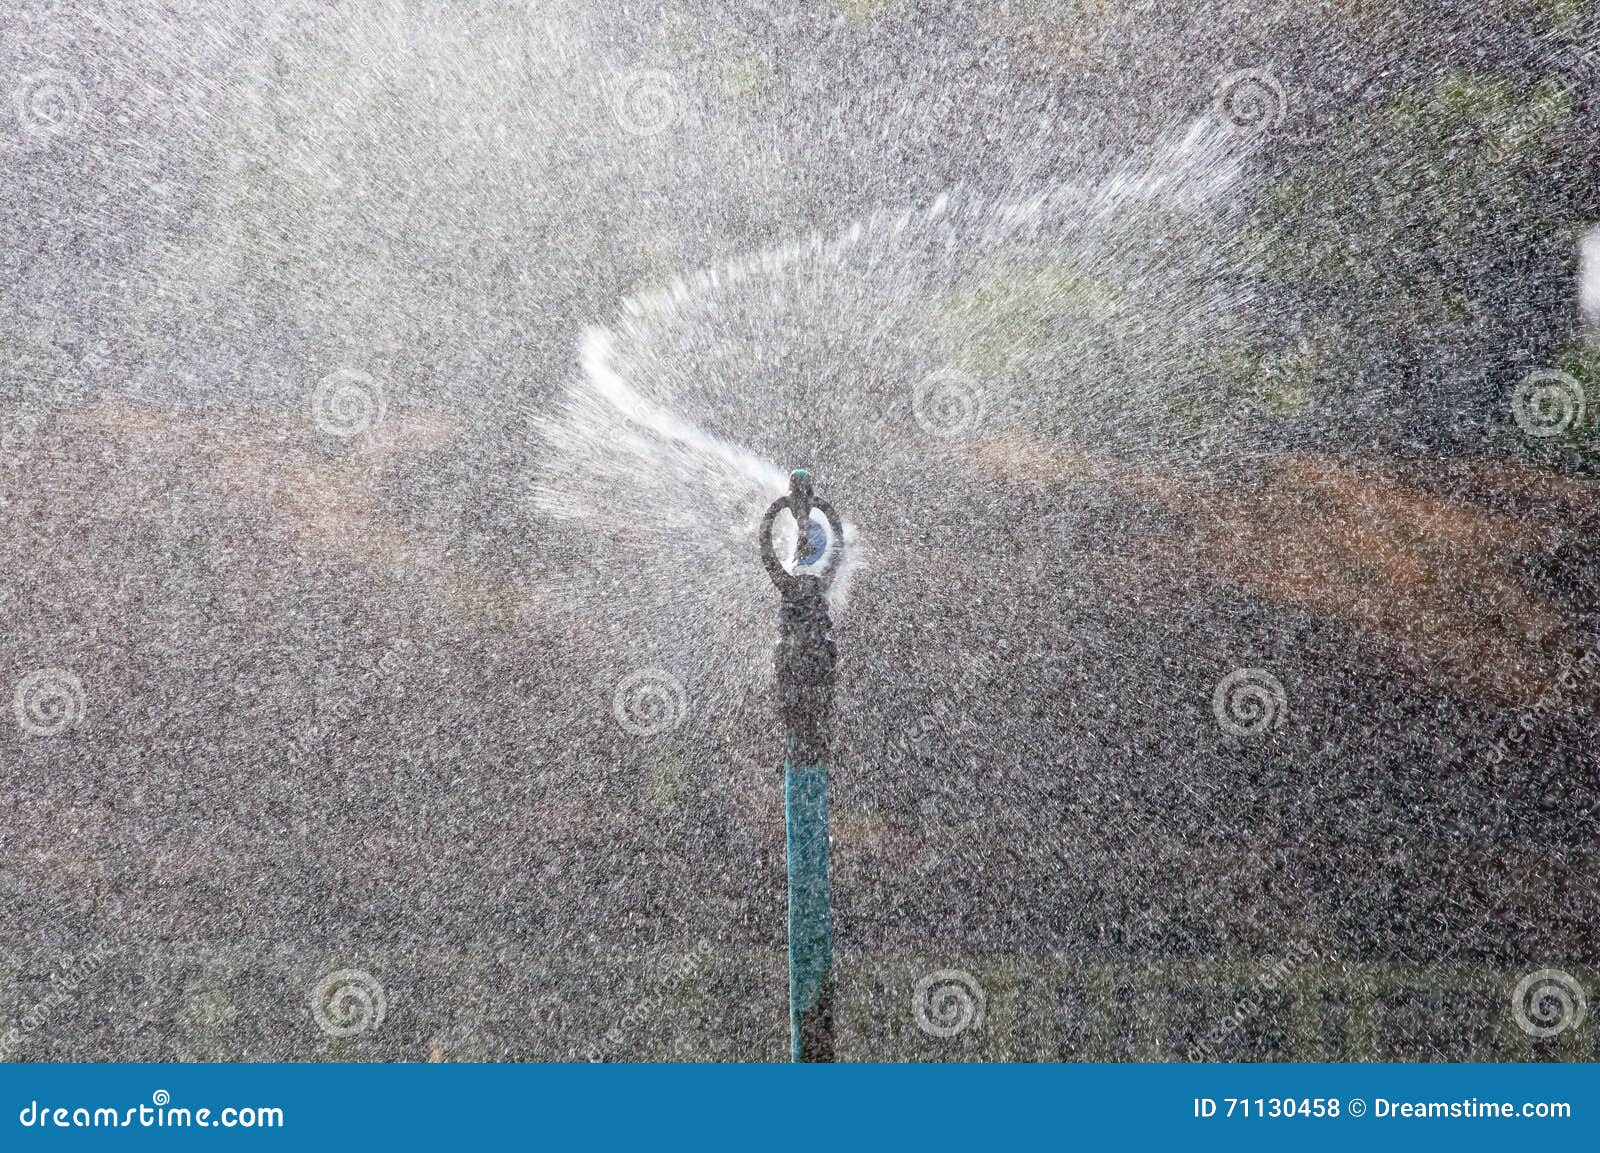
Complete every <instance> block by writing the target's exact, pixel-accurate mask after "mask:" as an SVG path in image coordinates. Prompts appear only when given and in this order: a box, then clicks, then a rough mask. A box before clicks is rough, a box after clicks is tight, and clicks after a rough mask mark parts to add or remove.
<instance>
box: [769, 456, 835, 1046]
mask: <svg viewBox="0 0 1600 1153" xmlns="http://www.w3.org/2000/svg"><path fill="white" fill-rule="evenodd" d="M784 509H788V510H789V512H790V513H791V515H793V517H794V520H795V529H796V536H795V558H794V560H795V563H794V571H793V572H790V571H789V570H787V569H785V568H784V566H783V565H782V563H780V562H779V560H778V557H777V555H776V553H775V551H774V549H773V547H772V526H773V521H775V520H776V519H777V516H778V513H779V512H781V511H782V510H784ZM818 513H820V514H821V515H822V516H823V517H825V518H827V524H828V529H829V530H831V542H830V536H829V533H828V532H827V531H824V529H823V526H822V524H821V522H820V521H819V520H818V519H817V517H816V514H818ZM760 531H761V536H760V540H761V561H762V563H763V564H764V565H766V568H767V575H768V576H770V577H771V578H772V583H773V584H775V585H776V586H777V587H778V592H779V593H781V594H782V595H783V602H782V604H781V606H780V608H779V610H778V650H777V653H776V655H775V658H774V660H775V666H776V668H775V671H776V682H777V696H778V712H779V714H780V715H781V716H782V717H783V724H784V729H785V735H786V737H787V746H786V755H785V758H784V765H783V807H784V828H785V833H786V836H787V839H788V862H789V1053H790V1057H791V1058H792V1059H793V1060H795V1061H831V1060H833V971H832V970H833V938H832V929H831V926H830V922H829V915H828V902H829V891H828V732H827V730H828V721H829V719H830V717H831V716H832V713H833V666H834V661H835V659H836V657H837V653H836V652H835V650H834V646H833V637H832V635H831V631H832V628H833V622H832V620H830V619H829V616H828V586H829V585H830V584H832V583H833V576H834V573H835V572H836V571H837V570H838V567H839V559H840V555H841V553H842V551H843V548H844V526H843V525H842V524H841V523H840V521H839V514H838V513H836V512H834V511H833V506H832V505H830V504H829V503H828V502H827V501H825V500H823V499H822V498H821V497H819V496H817V495H816V494H815V493H814V492H813V491H812V487H811V474H810V473H809V472H807V471H806V470H805V469H803V468H802V469H796V470H795V471H794V472H793V473H792V474H790V476H789V495H788V496H781V497H779V498H778V499H777V500H775V501H773V502H772V507H771V508H769V509H767V514H766V516H764V517H763V518H762V519H761V530H760ZM830 546H831V551H830Z"/></svg>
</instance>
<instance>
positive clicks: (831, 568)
mask: <svg viewBox="0 0 1600 1153" xmlns="http://www.w3.org/2000/svg"><path fill="white" fill-rule="evenodd" d="M809 505H810V508H808V509H807V515H806V517H805V518H804V519H802V518H801V517H800V516H799V515H795V530H796V532H799V533H802V534H803V533H804V532H805V531H806V521H807V520H809V519H810V510H811V509H815V510H816V511H817V512H820V513H821V514H822V515H823V516H825V517H827V519H828V529H829V531H830V532H831V533H832V534H833V548H832V550H831V552H832V555H831V556H830V557H829V558H828V561H827V564H826V565H825V566H824V567H823V568H822V570H821V571H820V572H818V573H816V574H815V575H816V577H817V579H818V580H819V581H820V582H821V584H822V587H823V588H827V587H828V586H829V585H831V584H832V583H833V578H834V576H835V575H836V574H837V572H838V570H839V560H840V558H841V557H842V556H843V555H844V522H843V521H842V520H840V519H839V514H838V513H837V512H835V511H834V509H833V505H831V504H829V503H828V502H827V501H825V500H823V499H822V498H821V497H819V496H812V497H810V499H809ZM784 509H788V510H789V511H790V513H791V514H794V504H793V503H792V494H791V496H780V497H779V498H778V499H777V500H775V501H773V502H772V504H771V505H770V506H768V508H767V512H766V515H765V516H763V517H762V518H761V527H760V529H758V530H757V532H758V539H759V540H760V541H761V563H762V565H763V566H765V568H766V570H767V575H768V576H769V577H771V578H772V583H773V584H775V585H777V586H778V588H779V589H780V590H782V589H783V588H784V587H785V586H786V584H787V582H788V581H790V580H792V579H793V575H794V574H792V573H790V572H789V571H788V570H787V569H785V568H784V567H783V562H782V561H780V560H779V559H778V554H777V550H776V549H774V548H773V547H772V526H773V523H774V522H775V521H776V520H777V519H778V514H779V513H780V512H782V511H783V510H784Z"/></svg>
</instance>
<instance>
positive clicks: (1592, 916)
mask: <svg viewBox="0 0 1600 1153" xmlns="http://www.w3.org/2000/svg"><path fill="white" fill-rule="evenodd" d="M4 24H5V27H4V30H3V31H0V90H3V91H4V94H5V103H4V105H3V107H0V272H3V275H0V538H3V540H4V549H3V552H0V565H3V566H4V572H3V578H0V609H3V612H4V620H5V628H4V630H3V632H0V682H3V683H0V704H4V705H5V707H6V709H7V710H8V712H7V714H6V715H5V717H4V723H0V774H3V778H0V779H3V783H4V792H3V794H0V800H3V802H4V803H5V804H6V805H7V806H8V807H9V812H8V813H7V814H6V815H5V817H4V819H3V820H0V861H3V862H4V866H3V868H0V1052H3V1053H4V1055H5V1056H7V1057H8V1058H10V1059H16V1060H109V1059H118V1060H284V1059H292V1060H302V1059H337V1060H581V1059H595V1058H599V1059H607V1060H665V1059H714V1060H782V1059H784V1058H785V1055H786V1053H787V1043H788V1025H787V1015H786V1014H787V1008H786V995H787V989H786V981H785V960H784V936H783V934H784V928H785V926H784V875H783V867H784V866H783V822H782V801H781V796H782V786H781V780H782V772H781V769H782V734H781V729H780V728H779V727H778V726H777V723H776V720H775V715H774V710H773V707H772V703H771V699H770V695H769V680H770V677H769V675H768V674H766V672H765V669H766V661H767V655H766V654H767V653H768V651H769V649H770V645H771V643H772V640H773V633H772V631H771V630H772V628H773V622H774V620H775V613H776V604H775V599H776V598H775V596H774V594H773V593H772V590H771V589H770V587H768V586H766V584H765V578H764V576H763V574H762V573H761V571H760V568H759V565H758V562H757V559H756V552H755V544H754V534H753V529H749V525H750V523H751V519H750V518H751V517H752V516H754V517H759V515H760V511H761V508H762V507H764V504H765V501H766V499H770V494H768V493H766V492H764V490H763V489H762V488H761V486H760V484H759V483H757V482H755V481H750V480H748V478H747V479H746V481H745V482H743V487H740V486H739V485H737V484H733V482H728V483H726V484H720V483H719V485H711V484H709V482H705V481H704V472H703V470H702V469H701V468H700V467H699V463H700V462H698V461H697V459H696V458H695V457H694V456H693V455H692V454H688V455H685V454H683V453H668V454H666V455H665V456H663V455H661V454H660V453H658V452H655V450H647V449H646V448H645V447H641V445H640V443H638V441H639V439H640V437H641V435H642V434H639V433H638V429H637V428H636V427H635V425H632V424H630V423H629V422H628V420H627V419H625V414H624V415H621V416H619V414H618V413H617V412H616V411H609V412H608V411H607V410H605V409H604V408H603V407H602V408H599V409H597V408H596V407H595V405H594V401H593V385H594V382H595V380H596V379H597V377H596V371H597V370H596V368H595V366H594V364H592V363H586V362H585V359H584V349H585V347H586V345H585V341H586V334H593V333H594V332H596V331H602V332H605V333H607V334H609V339H610V341H611V343H610V345H609V346H608V347H609V349H610V352H609V354H608V355H609V358H610V359H609V360H607V361H606V363H607V364H608V365H610V366H612V367H614V368H615V369H616V370H617V371H618V372H620V373H623V374H624V375H625V376H626V377H627V379H628V380H629V382H630V383H631V384H632V385H633V386H634V387H635V388H637V390H638V391H639V393H640V394H641V395H642V396H644V397H646V398H647V399H648V400H649V401H650V403H652V404H654V405H659V406H661V408H662V409H663V410H670V411H672V412H674V413H676V414H679V415H681V416H682V418H683V419H685V420H688V421H692V422H694V423H695V424H696V426H697V427H699V428H701V429H703V430H705V432H706V434H707V435H708V436H715V437H718V438H721V440H722V441H724V442H726V443H728V444H731V445H736V446H740V448H741V451H746V450H747V451H748V452H749V453H750V454H751V459H759V460H763V461H767V462H771V463H772V464H773V465H775V466H777V467H779V468H782V469H787V468H788V467H792V466H795V465H799V464H806V465H808V466H810V467H812V468H813V470H814V471H815V472H816V474H817V476H818V480H819V485H820V486H821V489H822V491H824V492H825V493H826V494H827V495H829V496H830V497H831V498H832V499H833V500H834V502H835V503H836V504H837V505H838V506H839V507H840V508H841V509H842V510H843V511H844V512H845V513H846V514H847V516H849V517H851V519H852V522H853V524H854V526H855V528H856V529H857V530H858V531H859V533H860V542H861V543H860V555H861V566H860V569H859V571H858V572H856V573H854V574H853V576H852V578H851V582H850V585H851V587H850V594H849V601H848V605H840V606H837V608H836V613H835V619H836V623H837V639H838V643H839V647H840V652H841V665H840V685H839V690H838V694H839V709H838V717H837V722H836V733H835V745H836V748H835V765H834V768H833V786H832V787H833V842H834V848H833V852H834V860H833V884H834V937H835V949H836V953H837V960H836V966H837V976H838V980H839V994H838V996H839V1001H838V1005H837V1009H836V1013H837V1017H838V1028H839V1053H840V1057H841V1059H846V1060H975V1059H989V1060H1083V1059H1092V1060H1124V1059H1126V1060H1184V1059H1197V1058H1198V1059H1208V1060H1259V1059H1297V1060H1347V1059H1348V1060H1490V1059H1493V1060H1524V1059H1563V1060H1582V1059H1592V1058H1593V1057H1594V1056H1595V1055H1596V1048H1597V1043H1596V1040H1595V1038H1596V1026H1595V1023H1594V1022H1593V1021H1592V1020H1590V1021H1587V1022H1586V1020H1585V1014H1586V1011H1587V1010H1586V1005H1587V999H1590V998H1593V997H1594V996H1595V995H1596V993H1597V990H1600V985H1597V984H1596V978H1597V969H1596V964H1597V962H1596V958H1597V956H1600V883H1597V882H1600V870H1597V857H1596V852H1595V848H1594V836H1595V833H1596V829H1597V816H1600V814H1597V806H1600V733H1597V729H1596V720H1595V717H1596V704H1597V700H1600V691H1597V685H1600V656H1597V655H1596V654H1597V648H1600V638H1597V627H1600V613H1597V609H1600V603H1597V598H1596V593H1597V590H1600V570H1597V567H1596V565H1597V551H1600V544H1597V541H1600V536H1597V529H1600V489H1597V487H1596V485H1597V482H1596V477H1597V475H1600V147H1597V145H1600V85H1597V83H1596V80H1597V76H1596V72H1597V68H1600V16H1597V14H1596V11H1595V9H1594V7H1593V6H1592V5H1589V4H1586V3H1583V2H1582V0H1503V2H1502V3H1499V4H1495V5H1485V4H1479V3H1456V2H1454V0H1442V2H1439V3H1435V4H1430V5H1427V6H1425V7H1424V8H1423V9H1420V10H1417V9H1415V6H1405V5H1400V4H1386V3H1379V2H1375V0H1322V2H1312V0H1280V2H1268V3H1252V4H1248V5H1246V4H1242V3H1224V2H1209V0H1200V2H1196V3H1189V4H1183V5H1177V4H1162V3H1153V2H1137V0H1054V2H1052V0H1037V2H1024V0H1013V2H1009V3H982V2H975V3H970V4H961V5H949V4H931V3H918V2H911V0H833V2H824V3H806V4H776V3H765V2H759V0H758V2H755V3H752V2H749V0H741V2H739V3H733V2H729V3H721V2H720V0H697V2H694V3H682V4H678V3H669V4H662V5H638V4H629V5H623V4H620V3H613V2H610V0H599V2H598V3H583V4H577V3H570V4H569V3H563V2H548V3H546V2H543V0H535V2H530V3H510V2H493V3H491V2H482V3H480V2H475V0H452V2H450V3H443V2H440V3H425V2H404V3H402V2H399V0H394V2H390V0H357V2H355V3H351V4H347V5H339V6H336V7H335V6H326V5H323V4H320V3H310V2H307V3H298V2H295V0H285V2H282V3H279V2H275V0H261V2H259V3H256V2H252V0H232V2H230V3H229V4H227V5H208V4H201V3H199V2H198V0H192V2H191V0H172V2H166V3H155V2H151V3H141V2H136V0H123V2H120V3H109V4H102V3H95V2H92V0H79V2H76V3H70V4H69V3H57V2H46V0H8V12H7V19H6V20H5V22H4ZM905 220H911V221H913V223H910V224H907V223H904V221H905ZM785 254H787V255H785ZM741 270H742V271H741ZM713 271H715V272H716V276H715V277H713V276H712V275H711V273H712V272H713ZM590 347H592V345H591V346H590ZM934 394H937V396H935V400H936V401H937V403H931V404H930V402H929V397H930V395H934ZM669 457H670V459H668V458H669ZM663 461H665V463H663ZM700 484H704V485H705V491H703V492H702V491H701V490H700V489H699V488H697V487H696V486H697V485H700ZM747 529H749V531H748V533H747V531H746V530H747ZM642 674H648V678H646V679H647V683H655V684H657V685H658V686H660V685H665V686H666V689H665V690H664V692H661V693H658V695H657V696H656V697H655V698H653V701H652V702H645V703H646V704H648V705H649V708H648V709H647V710H646V712H645V713H644V714H640V713H638V712H637V711H636V709H635V706H636V705H638V704H639V702H637V701H633V700H630V699H629V698H628V696H627V693H628V689H627V688H625V686H637V685H638V684H639V676H640V675H642ZM630 678H632V679H630ZM663 708H664V709H665V711H664V713H663V712H662V711H661V710H662V709H663ZM1552 973H1553V974H1554V976H1551V975H1550V974H1552ZM952 974H953V976H952ZM930 983H931V984H932V985H934V986H941V985H943V986H951V987H953V988H955V989H957V990H958V991H957V992H956V993H955V994H954V996H955V1002H954V1003H955V1004H956V1006H957V1008H958V1009H959V1012H957V1014H956V1016H955V1018H953V1019H945V1018H942V1017H939V1016H938V1014H937V1013H935V1014H934V1016H933V1017H932V1018H930V1016H929V1012H930V1011H929V1010H927V1009H926V1007H925V1004H924V1003H923V1002H922V1001H919V998H925V996H926V994H927V991H928V988H929V986H930ZM919 1006H921V1007H919ZM947 1007H948V1006H947ZM930 1020H932V1021H933V1025H932V1027H930Z"/></svg>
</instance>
